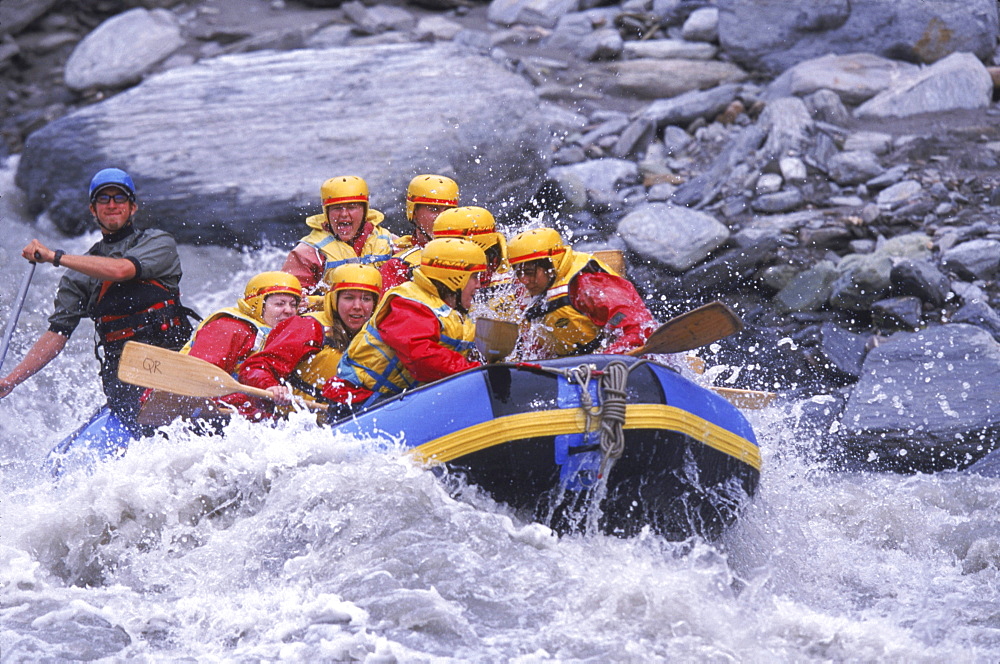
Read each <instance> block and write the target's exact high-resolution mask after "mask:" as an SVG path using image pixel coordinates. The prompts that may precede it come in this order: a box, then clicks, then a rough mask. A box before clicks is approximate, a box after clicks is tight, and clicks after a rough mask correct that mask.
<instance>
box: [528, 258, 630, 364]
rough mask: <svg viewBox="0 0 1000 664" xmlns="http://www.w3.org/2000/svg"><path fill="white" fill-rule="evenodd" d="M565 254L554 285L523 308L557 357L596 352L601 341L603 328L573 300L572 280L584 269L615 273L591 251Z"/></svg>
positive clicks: (544, 345) (545, 345)
mask: <svg viewBox="0 0 1000 664" xmlns="http://www.w3.org/2000/svg"><path fill="white" fill-rule="evenodd" d="M566 254H567V255H566V256H564V257H563V260H562V261H561V262H560V264H559V268H557V269H558V271H557V273H556V278H555V280H554V281H553V282H552V285H551V286H549V289H548V290H547V291H546V292H545V293H543V294H542V295H540V296H539V297H538V298H537V299H536V300H535V302H534V303H533V304H532V305H531V306H530V307H528V310H527V311H525V312H524V317H525V318H526V319H527V320H528V321H529V322H530V323H531V324H532V325H531V331H532V332H533V333H534V335H535V336H536V338H537V340H538V341H539V342H540V344H541V346H542V348H543V350H544V351H545V352H547V353H549V354H551V355H553V356H555V357H565V356H567V355H585V354H587V353H594V352H596V351H597V350H598V349H599V348H600V345H601V341H602V334H601V332H602V329H601V328H599V327H598V326H596V325H594V323H593V322H592V321H591V320H590V318H588V317H587V316H585V315H584V314H582V313H580V312H579V311H577V310H576V309H574V308H573V305H572V304H571V303H570V299H569V284H570V282H571V281H572V280H573V278H574V277H575V276H576V275H578V274H579V273H581V272H583V271H587V272H606V273H608V274H615V272H614V271H613V270H611V268H609V267H608V266H606V265H605V264H604V263H602V262H601V261H599V260H597V259H596V258H594V257H593V256H591V255H590V254H585V253H578V252H575V251H572V250H570V249H567V250H566Z"/></svg>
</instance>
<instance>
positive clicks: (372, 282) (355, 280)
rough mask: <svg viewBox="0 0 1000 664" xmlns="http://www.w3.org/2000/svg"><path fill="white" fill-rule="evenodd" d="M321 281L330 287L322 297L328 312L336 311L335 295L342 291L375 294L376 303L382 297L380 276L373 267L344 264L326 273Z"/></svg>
mask: <svg viewBox="0 0 1000 664" xmlns="http://www.w3.org/2000/svg"><path fill="white" fill-rule="evenodd" d="M323 281H325V282H326V284H327V286H329V287H330V290H329V291H328V292H327V294H326V295H325V296H324V303H323V305H324V307H325V308H326V310H327V311H328V312H334V311H336V310H337V293H338V292H340V291H343V290H362V291H368V292H369V293H375V301H376V302H378V299H379V296H380V295H382V274H381V273H380V272H379V271H378V268H377V267H375V266H374V265H362V264H360V263H345V264H344V265H340V266H338V267H336V268H334V269H332V270H330V271H329V272H327V273H326V276H324V277H323Z"/></svg>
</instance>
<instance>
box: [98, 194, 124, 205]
mask: <svg viewBox="0 0 1000 664" xmlns="http://www.w3.org/2000/svg"><path fill="white" fill-rule="evenodd" d="M111 201H114V202H115V203H118V204H119V205H121V204H122V203H127V202H128V201H129V195H128V194H115V195H114V196H112V195H111V194H98V195H96V196H94V202H95V203H100V204H101V205H107V204H108V203H110V202H111Z"/></svg>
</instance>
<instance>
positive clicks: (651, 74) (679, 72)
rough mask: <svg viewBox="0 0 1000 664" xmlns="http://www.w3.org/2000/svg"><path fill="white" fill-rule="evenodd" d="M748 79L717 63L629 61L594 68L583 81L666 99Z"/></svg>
mask: <svg viewBox="0 0 1000 664" xmlns="http://www.w3.org/2000/svg"><path fill="white" fill-rule="evenodd" d="M748 77H749V75H748V74H747V73H746V72H745V71H744V70H742V69H740V68H739V67H738V66H736V65H734V64H732V63H730V62H719V61H717V60H626V61H624V62H612V63H608V64H605V65H603V66H600V67H597V68H592V69H590V70H588V71H587V72H585V73H584V77H583V78H584V85H589V86H590V87H591V88H593V89H594V90H597V91H599V92H604V93H606V94H607V93H613V94H623V95H632V96H634V97H636V98H638V99H662V98H664V97H676V96H677V95H680V94H684V93H685V92H690V91H692V90H704V89H706V88H712V87H715V86H717V85H722V84H723V83H739V82H741V81H745V80H747V78H748Z"/></svg>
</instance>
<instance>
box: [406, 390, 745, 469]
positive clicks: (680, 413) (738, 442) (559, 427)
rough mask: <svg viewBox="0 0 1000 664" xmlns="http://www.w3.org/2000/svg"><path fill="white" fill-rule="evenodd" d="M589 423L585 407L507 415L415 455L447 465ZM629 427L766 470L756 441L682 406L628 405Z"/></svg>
mask: <svg viewBox="0 0 1000 664" xmlns="http://www.w3.org/2000/svg"><path fill="white" fill-rule="evenodd" d="M585 424H586V422H585V418H584V415H583V411H582V410H581V409H579V408H561V409H557V410H543V411H537V412H533V413H520V414H518V415H507V416H505V417H498V418H496V419H493V420H490V421H488V422H482V423H480V424H475V425H473V426H471V427H468V428H465V429H462V430H461V431H456V432H454V433H450V434H448V435H447V436H442V437H441V438H436V439H434V440H432V441H430V442H427V443H424V444H423V445H420V446H419V447H415V448H413V450H411V454H412V455H413V456H414V457H416V459H417V460H418V461H420V462H422V463H447V462H448V461H452V460H454V459H458V458H460V457H463V456H465V455H467V454H472V453H473V452H478V451H479V450H484V449H486V448H489V447H493V446H494V445H501V444H503V443H505V442H507V441H511V440H523V439H526V438H534V437H536V436H538V435H539V434H540V433H541V434H544V435H549V436H557V435H562V434H571V433H583V431H584V426H585ZM624 428H625V429H666V430H668V431H676V432H678V433H682V434H686V435H688V436H690V437H691V438H693V439H695V440H698V441H701V442H702V443H704V444H705V445H708V446H709V447H711V448H714V449H716V450H719V451H720V452H722V453H724V454H728V455H729V456H731V457H733V458H735V459H737V460H739V461H742V462H743V463H745V464H747V465H749V466H753V467H754V468H755V469H757V470H758V471H759V470H760V465H761V461H760V450H759V449H758V448H757V446H756V445H754V444H753V443H751V442H750V441H749V440H747V439H746V438H743V437H742V436H738V435H736V434H735V433H733V432H731V431H728V430H726V429H723V428H722V427H720V426H719V425H717V424H713V423H711V422H709V421H707V420H703V419H701V418H700V417H697V416H695V415H692V414H691V413H689V412H687V411H686V410H681V409H680V408H674V407H673V406H664V405H663V404H652V403H648V404H647V403H643V404H633V405H631V406H626V408H625V425H624Z"/></svg>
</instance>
